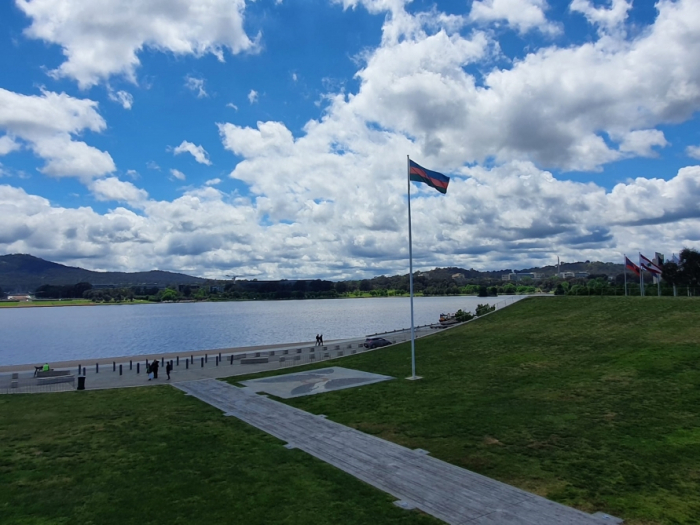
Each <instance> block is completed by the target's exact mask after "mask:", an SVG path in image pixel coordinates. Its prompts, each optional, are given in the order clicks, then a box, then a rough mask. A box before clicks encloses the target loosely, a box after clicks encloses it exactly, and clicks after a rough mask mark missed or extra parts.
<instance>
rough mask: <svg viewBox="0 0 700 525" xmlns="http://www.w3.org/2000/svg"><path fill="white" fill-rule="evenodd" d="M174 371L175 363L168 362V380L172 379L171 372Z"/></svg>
mask: <svg viewBox="0 0 700 525" xmlns="http://www.w3.org/2000/svg"><path fill="white" fill-rule="evenodd" d="M172 370H173V363H172V362H171V361H168V364H167V365H165V373H166V374H168V379H170V372H172Z"/></svg>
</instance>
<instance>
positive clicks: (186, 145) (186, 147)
mask: <svg viewBox="0 0 700 525" xmlns="http://www.w3.org/2000/svg"><path fill="white" fill-rule="evenodd" d="M173 153H174V154H175V155H179V154H180V153H189V154H191V155H192V156H193V157H194V159H195V160H196V161H197V162H199V163H200V164H206V165H207V166H211V161H210V160H209V154H208V153H207V151H206V150H205V149H204V148H203V147H202V146H195V145H194V144H192V143H191V142H187V141H186V140H183V141H182V144H180V145H179V146H178V147H177V148H175V149H174V150H173Z"/></svg>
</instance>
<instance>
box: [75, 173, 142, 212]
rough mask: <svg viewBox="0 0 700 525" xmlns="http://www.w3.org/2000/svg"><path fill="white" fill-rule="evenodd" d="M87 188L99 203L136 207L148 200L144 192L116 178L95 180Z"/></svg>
mask: <svg viewBox="0 0 700 525" xmlns="http://www.w3.org/2000/svg"><path fill="white" fill-rule="evenodd" d="M89 187H90V190H91V191H92V193H93V194H94V195H95V198H96V199H97V200H100V201H119V202H124V203H127V204H129V205H131V206H133V207H138V206H140V205H141V203H143V202H144V201H145V200H146V199H148V192H147V191H146V190H143V189H140V188H137V187H136V186H134V185H133V184H132V183H131V182H125V181H121V180H119V179H118V178H117V177H107V178H106V179H98V180H95V181H93V182H92V183H90V186H89Z"/></svg>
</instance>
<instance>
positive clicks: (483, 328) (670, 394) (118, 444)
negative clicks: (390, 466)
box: [0, 297, 700, 525]
mask: <svg viewBox="0 0 700 525" xmlns="http://www.w3.org/2000/svg"><path fill="white" fill-rule="evenodd" d="M698 320H700V301H697V300H694V299H692V298H656V297H647V298H624V297H556V298H554V297H552V298H531V299H528V300H526V301H523V302H521V303H518V304H516V305H513V306H511V307H508V308H507V309H505V310H503V311H500V312H496V313H495V314H492V315H489V316H487V317H485V318H482V319H479V320H477V321H476V322H472V323H469V324H467V325H464V326H462V327H458V328H455V329H452V330H449V331H444V332H441V333H438V334H436V335H435V336H432V337H429V338H425V339H420V340H418V341H417V343H416V350H417V352H416V354H417V373H418V375H421V376H423V377H424V378H423V379H422V380H420V381H406V380H405V379H404V377H406V376H408V375H410V370H411V361H410V350H409V348H410V347H409V345H408V344H403V345H397V346H396V347H391V348H388V349H383V350H378V351H375V352H371V353H367V354H362V355H356V356H352V357H348V358H344V359H342V360H339V361H335V362H334V363H333V364H334V365H338V366H344V367H349V368H356V369H359V370H366V371H369V372H376V373H380V374H387V375H391V376H394V377H396V378H398V379H397V380H395V381H387V382H383V383H377V384H374V385H369V386H365V387H360V388H353V389H347V390H342V391H337V392H331V393H326V394H322V395H316V396H310V397H304V398H296V399H293V400H289V401H286V402H288V403H289V404H291V405H294V406H297V407H299V408H302V409H304V410H308V411H310V412H313V413H323V414H326V415H327V416H328V417H329V418H330V419H332V420H335V421H338V422H340V423H343V424H346V425H350V426H352V427H355V428H357V429H359V430H362V431H364V432H368V433H372V434H375V435H378V436H380V437H383V438H386V439H389V440H391V441H394V442H396V443H399V444H402V445H405V446H408V447H411V448H423V449H426V450H429V451H430V452H431V454H432V455H433V456H435V457H438V458H440V459H443V460H446V461H449V462H451V463H454V464H456V465H459V466H463V467H465V468H468V469H471V470H474V471H476V472H480V473H482V474H485V475H487V476H490V477H493V478H495V479H499V480H501V481H504V482H507V483H511V484H513V485H516V486H519V487H522V488H524V489H526V490H530V491H532V492H535V493H538V494H541V495H543V496H546V497H548V498H550V499H554V500H556V501H559V502H562V503H565V504H568V505H573V506H575V507H578V508H580V509H583V510H586V511H595V510H604V511H607V512H609V513H611V514H614V515H618V516H621V517H624V518H625V519H626V523H628V524H632V525H634V524H637V525H642V524H645V525H649V524H657V523H658V524H661V523H664V524H672V523H674V524H675V523H687V524H691V523H699V522H700V345H699V342H700V323H698ZM328 365H329V363H323V364H319V365H316V366H315V367H314V366H312V367H307V368H318V367H319V366H328ZM288 372H289V369H287V370H285V371H284V373H288ZM240 379H241V378H231V381H232V382H234V383H235V382H237V381H239V380H240ZM391 501H392V498H391V497H390V496H388V495H385V494H383V493H381V492H378V491H376V490H374V489H372V488H371V487H369V486H366V485H364V484H363V483H361V482H359V481H357V480H355V479H354V478H352V477H350V476H347V475H346V474H344V473H342V472H340V471H338V470H337V469H335V468H333V467H330V466H328V465H325V464H323V463H322V462H320V461H318V460H315V459H313V458H311V457H309V456H307V455H306V454H304V453H303V452H301V451H299V450H291V451H290V450H286V449H284V448H283V447H282V446H281V443H280V442H279V441H278V440H276V439H275V438H272V437H271V436H268V435H266V434H264V433H262V432H259V431H258V430H256V429H254V428H251V427H249V426H247V425H245V424H244V423H242V422H239V421H237V420H235V419H234V418H226V417H223V416H222V415H221V413H220V412H219V411H218V410H216V409H214V408H212V407H210V406H208V405H205V404H203V403H202V402H200V401H198V400H196V399H194V398H191V397H186V396H184V395H183V394H182V393H180V392H179V391H176V390H174V389H171V388H168V387H151V388H132V389H124V390H119V391H116V390H115V391H92V392H90V391H88V392H72V393H66V394H45V395H8V396H0V516H2V520H0V521H2V523H3V525H4V524H6V523H12V524H15V523H37V524H39V523H41V524H45V523H68V522H72V521H78V522H82V523H100V524H101V523H141V522H143V523H190V522H193V521H196V522H199V523H220V522H231V523H307V522H313V523H334V524H336V523H337V524H340V523H343V524H344V523H350V524H352V523H373V524H380V523H437V521H436V520H433V519H432V518H430V517H427V516H424V515H421V514H420V513H418V512H416V511H413V512H406V511H403V510H400V509H398V508H396V507H394V506H393V505H391V503H390V502H391Z"/></svg>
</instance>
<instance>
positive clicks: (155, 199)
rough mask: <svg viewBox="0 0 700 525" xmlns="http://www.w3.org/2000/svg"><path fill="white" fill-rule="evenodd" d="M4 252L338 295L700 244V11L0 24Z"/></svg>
mask: <svg viewBox="0 0 700 525" xmlns="http://www.w3.org/2000/svg"><path fill="white" fill-rule="evenodd" d="M0 46H2V52H1V53H0V214H1V216H2V220H1V221H0V253H30V254H33V255H36V256H39V257H43V258H46V259H49V260H52V261H56V262H61V263H64V264H70V265H75V266H81V267H85V268H90V269H96V270H118V271H139V270H150V269H154V268H157V269H163V270H172V271H182V272H186V273H191V274H195V275H200V276H206V277H213V278H217V277H223V276H224V275H225V274H227V273H237V274H244V275H251V276H257V277H259V278H261V279H273V278H290V279H294V278H317V277H319V278H329V279H349V278H361V277H367V276H372V275H379V274H395V273H405V272H406V271H407V267H408V261H407V257H408V245H407V215H406V214H407V212H406V179H405V177H406V172H405V166H406V155H410V156H411V158H412V159H413V160H415V161H416V162H419V163H420V164H422V165H424V166H426V167H428V168H429V169H432V170H435V171H440V172H443V173H445V174H447V175H449V176H450V177H451V178H452V181H451V184H450V188H449V190H448V192H447V194H446V195H444V196H443V195H440V194H438V193H437V192H435V191H434V190H431V189H430V188H427V187H425V186H423V187H420V186H418V185H414V186H413V189H412V212H413V238H414V265H415V266H416V268H417V269H430V268H433V267H435V266H461V267H466V268H471V267H473V268H477V269H481V270H492V269H501V268H525V267H529V266H534V265H545V264H552V263H553V262H555V261H556V257H557V255H559V256H560V257H561V258H562V260H568V261H574V260H586V259H592V260H593V259H595V260H606V261H619V260H621V258H622V254H623V253H627V254H628V255H633V256H634V255H636V253H637V252H638V251H642V252H645V253H647V254H652V255H653V252H654V251H659V252H662V253H667V254H669V255H670V254H671V253H674V252H676V253H677V252H678V251H680V250H681V249H682V248H683V247H695V248H698V247H699V246H700V233H699V232H700V228H699V226H700V221H699V217H700V208H699V207H698V198H699V197H700V166H698V164H700V160H699V159H700V126H699V125H698V109H699V108H700V61H698V60H697V57H698V56H700V1H698V0H676V1H675V2H674V1H662V2H659V3H656V4H655V3H653V2H649V1H637V2H634V3H633V2H631V1H629V2H628V1H625V0H609V1H608V0H605V1H591V0H573V1H572V2H555V1H550V2H546V1H545V0H482V1H474V2H469V1H467V2H426V1H416V2H405V1H403V0H344V1H337V2H332V1H321V0H311V1H302V2H294V1H287V0H282V1H278V2H275V1H268V0H260V1H257V2H245V1H244V0H236V1H231V0H207V1H200V2H196V3H195V2H188V1H186V0H172V1H171V2H161V1H158V0H138V1H137V0H101V1H99V2H98V1H95V2H90V3H88V4H85V2H82V1H80V0H16V1H12V2H4V3H2V4H0Z"/></svg>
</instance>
